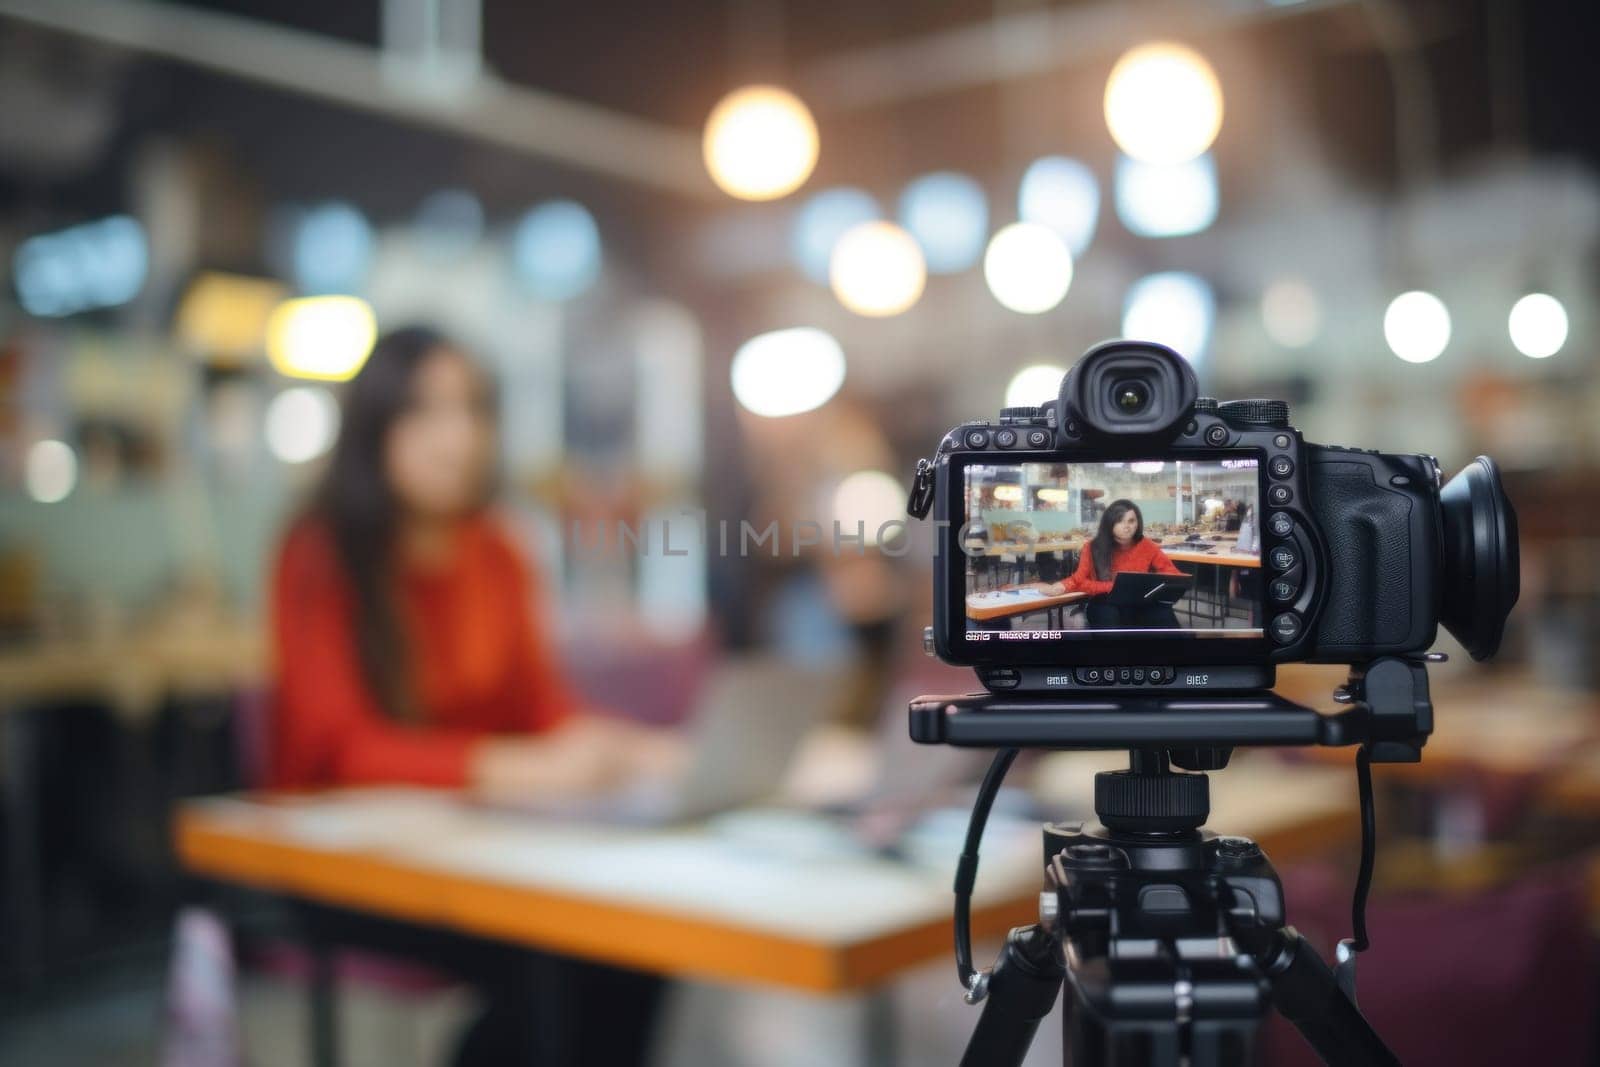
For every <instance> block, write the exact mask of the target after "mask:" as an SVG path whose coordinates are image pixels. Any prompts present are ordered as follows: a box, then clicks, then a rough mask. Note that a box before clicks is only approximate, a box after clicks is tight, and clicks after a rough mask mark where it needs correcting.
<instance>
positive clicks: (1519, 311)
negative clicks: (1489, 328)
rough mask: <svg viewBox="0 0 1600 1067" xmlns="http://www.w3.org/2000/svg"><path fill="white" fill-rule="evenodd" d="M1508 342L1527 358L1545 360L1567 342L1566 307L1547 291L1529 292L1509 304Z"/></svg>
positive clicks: (1507, 321)
mask: <svg viewBox="0 0 1600 1067" xmlns="http://www.w3.org/2000/svg"><path fill="white" fill-rule="evenodd" d="M1506 327H1507V329H1509V330H1510V332H1511V343H1512V344H1513V345H1515V346H1516V348H1517V351H1518V352H1521V353H1522V354H1523V355H1525V356H1527V357H1528V358H1529V359H1547V358H1549V357H1550V356H1553V355H1555V354H1556V353H1557V352H1559V351H1561V346H1562V345H1564V344H1566V343H1567V309H1566V308H1564V307H1562V306H1561V301H1559V300H1557V299H1556V298H1555V297H1553V296H1551V295H1550V294H1549V293H1529V294H1528V295H1527V296H1524V297H1523V298H1522V299H1521V300H1518V301H1517V302H1516V303H1515V304H1513V305H1511V316H1510V318H1509V319H1507V320H1506Z"/></svg>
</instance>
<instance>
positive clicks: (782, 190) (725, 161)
mask: <svg viewBox="0 0 1600 1067" xmlns="http://www.w3.org/2000/svg"><path fill="white" fill-rule="evenodd" d="M701 149H702V151H703V153H704V155H705V162H706V169H707V170H708V171H710V172H711V179H712V180H713V181H715V182H716V183H717V186H718V187H719V188H720V189H722V191H723V192H725V193H727V194H728V195H729V196H736V197H738V198H739V199H740V200H776V199H777V198H778V197H780V196H787V195H788V194H789V193H792V192H794V191H795V190H796V189H798V188H800V186H801V185H803V184H805V180H806V179H807V178H809V177H810V176H811V171H812V169H813V168H815V167H816V165H817V124H816V121H815V120H813V119H812V117H811V111H810V110H809V109H808V108H807V107H806V105H805V104H804V103H803V102H802V101H801V100H800V98H799V97H798V96H795V95H794V94H793V93H791V92H789V91H788V90H787V89H780V88H778V87H777V86H775V85H751V86H746V87H745V88H743V89H736V90H735V91H733V92H731V93H729V94H728V95H727V96H725V97H723V98H722V100H721V102H720V103H718V104H717V106H716V107H714V108H712V110H711V116H710V118H708V119H707V120H706V130H705V138H704V140H703V142H702V145H701Z"/></svg>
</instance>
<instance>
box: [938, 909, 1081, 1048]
mask: <svg viewBox="0 0 1600 1067" xmlns="http://www.w3.org/2000/svg"><path fill="white" fill-rule="evenodd" d="M1065 975H1066V968H1065V967H1063V966H1062V963H1061V958H1060V950H1059V949H1058V948H1057V946H1056V943H1055V940H1054V939H1053V938H1052V937H1051V936H1050V935H1049V934H1047V933H1045V932H1044V931H1043V930H1042V929H1040V928H1039V927H1037V926H1019V927H1017V928H1016V929H1014V930H1012V931H1011V934H1010V935H1009V936H1008V937H1007V938H1006V947H1005V948H1004V949H1003V950H1002V951H1001V953H1000V959H999V960H998V961H997V962H996V963H995V966H994V971H993V972H992V973H991V974H990V976H989V992H988V997H987V999H986V1000H985V1001H984V1004H983V1014H982V1015H981V1016H979V1017H978V1026H977V1028H976V1029H975V1030H973V1031H972V1037H971V1038H970V1039H969V1040H968V1042H967V1051H966V1053H965V1054H964V1055H963V1056H962V1057H961V1067H1018V1065H1020V1064H1021V1063H1022V1061H1023V1058H1024V1057H1026V1056H1027V1055H1028V1046H1029V1045H1031V1044H1033V1035H1034V1034H1035V1033H1037V1032H1038V1030H1039V1022H1040V1020H1041V1019H1043V1018H1044V1017H1045V1016H1046V1015H1049V1014H1050V1009H1051V1007H1052V1006H1054V1004H1055V1002H1056V997H1057V996H1058V995H1059V994H1060V993H1061V980H1062V978H1064V977H1065Z"/></svg>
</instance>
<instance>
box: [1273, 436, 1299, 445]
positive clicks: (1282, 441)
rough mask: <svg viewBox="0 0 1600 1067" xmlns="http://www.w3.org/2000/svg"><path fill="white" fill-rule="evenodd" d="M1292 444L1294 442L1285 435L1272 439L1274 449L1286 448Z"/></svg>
mask: <svg viewBox="0 0 1600 1067" xmlns="http://www.w3.org/2000/svg"><path fill="white" fill-rule="evenodd" d="M1292 444H1294V440H1293V439H1292V438H1290V436H1289V435H1288V434H1286V433H1280V434H1278V435H1277V436H1276V437H1274V438H1273V439H1272V446H1273V447H1274V448H1288V447H1289V446H1290V445H1292Z"/></svg>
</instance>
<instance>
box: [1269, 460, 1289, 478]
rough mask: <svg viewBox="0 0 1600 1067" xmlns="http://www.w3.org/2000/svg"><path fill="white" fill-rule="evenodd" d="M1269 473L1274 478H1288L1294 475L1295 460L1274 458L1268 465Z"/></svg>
mask: <svg viewBox="0 0 1600 1067" xmlns="http://www.w3.org/2000/svg"><path fill="white" fill-rule="evenodd" d="M1267 471H1268V472H1269V473H1270V474H1271V475H1272V476H1273V477H1274V478H1287V477H1289V476H1290V475H1292V474H1293V473H1294V460H1292V459H1290V458H1289V457H1288V456H1273V457H1272V460H1271V462H1269V463H1268V464H1267Z"/></svg>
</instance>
